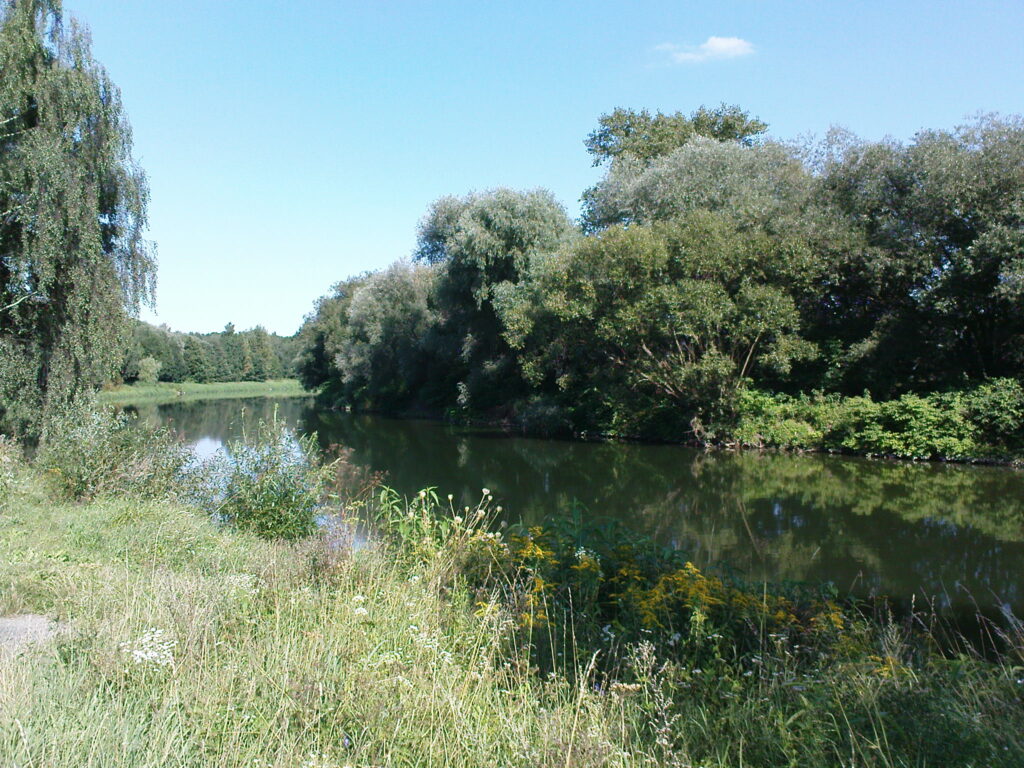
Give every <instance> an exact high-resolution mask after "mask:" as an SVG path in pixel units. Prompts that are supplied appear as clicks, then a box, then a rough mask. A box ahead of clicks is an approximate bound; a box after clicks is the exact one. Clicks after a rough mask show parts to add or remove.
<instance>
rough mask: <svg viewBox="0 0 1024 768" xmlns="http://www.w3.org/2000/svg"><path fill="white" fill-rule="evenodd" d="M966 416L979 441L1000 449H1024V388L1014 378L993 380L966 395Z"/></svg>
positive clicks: (1011, 450) (1004, 450) (1010, 450)
mask: <svg viewBox="0 0 1024 768" xmlns="http://www.w3.org/2000/svg"><path fill="white" fill-rule="evenodd" d="M964 411H965V414H966V417H967V418H968V419H969V420H970V422H971V423H972V424H973V425H974V427H975V429H976V430H977V435H978V440H979V442H981V443H983V444H984V445H985V446H991V447H992V448H994V449H995V450H996V451H997V452H1000V453H1006V452H1019V451H1021V450H1022V449H1024V387H1022V386H1021V385H1020V382H1018V381H1015V380H1014V379H993V380H992V381H990V382H988V383H986V384H982V385H981V386H980V387H978V388H977V389H975V390H974V391H973V392H971V393H969V394H968V395H967V396H966V397H965V398H964Z"/></svg>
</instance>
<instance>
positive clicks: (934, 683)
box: [0, 441, 1024, 768]
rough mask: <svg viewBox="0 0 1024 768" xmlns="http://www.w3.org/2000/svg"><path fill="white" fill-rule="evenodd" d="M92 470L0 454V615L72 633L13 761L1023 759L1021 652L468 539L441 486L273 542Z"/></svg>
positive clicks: (147, 467)
mask: <svg viewBox="0 0 1024 768" xmlns="http://www.w3.org/2000/svg"><path fill="white" fill-rule="evenodd" d="M148 444H151V445H152V444H153V441H148ZM133 450H134V449H132V451H133ZM132 451H128V452H127V453H126V454H125V455H128V453H131V452H132ZM105 453H109V450H108V451H105ZM83 456H84V457H86V459H85V460H87V461H92V459H89V458H88V457H89V456H90V454H89V452H84V453H83V452H81V451H69V452H66V453H63V454H60V455H58V456H55V457H53V458H51V459H50V464H49V465H47V466H48V469H47V472H46V473H45V474H44V473H43V472H42V471H41V468H38V467H32V466H26V465H24V463H22V462H21V461H20V460H19V459H18V458H17V455H16V452H15V451H14V450H13V448H12V447H11V446H10V445H9V444H8V445H7V446H6V447H3V449H2V450H0V483H2V487H0V491H2V493H0V552H2V553H3V555H2V556H0V585H2V589H0V616H6V617H10V616H12V615H20V616H46V617H49V618H50V619H53V620H54V621H55V622H57V625H58V626H60V627H61V628H62V631H61V632H60V633H58V634H57V635H56V636H55V637H54V638H53V639H52V640H51V641H50V642H49V644H48V645H44V646H42V647H39V648H37V649H36V650H35V651H32V652H25V651H24V650H21V651H19V652H18V653H19V655H18V656H16V657H11V660H8V659H3V658H2V656H0V711H3V712H4V714H5V717H4V718H3V719H2V720H0V754H2V755H4V756H10V760H11V763H12V765H45V766H47V767H48V768H49V767H50V766H53V767H54V768H60V767H61V766H69V767H70V766H79V765H83V764H91V763H97V762H102V763H103V764H104V765H108V766H115V768H120V767H122V766H123V767H124V768H128V766H132V767H133V768H134V767H135V766H147V765H152V766H156V765H167V764H174V765H181V766H197V768H198V766H204V767H205V766H239V768H241V766H253V765H258V766H275V768H276V767H277V766H280V767H281V768H285V766H288V767H289V768H293V767H294V766H308V767H309V768H325V767H329V768H341V766H346V765H351V766H357V765H359V766H371V765H372V766H381V765H417V766H418V765H424V766H425V765H437V766H466V767H467V768H468V767H469V766H479V765H509V766H522V767H523V768H526V766H531V767H532V766H552V767H553V766H560V767H561V766H565V765H572V766H578V767H589V766H599V765H600V766H651V768H653V767H654V766H664V765H670V766H671V765H675V766H688V765H704V766H709V767H710V766H719V767H721V768H724V767H725V766H736V765H748V766H775V765H780V764H785V765H791V766H808V767H810V766H814V767H815V768H818V766H853V765H856V766H894V765H929V766H950V767H952V766H964V765H978V766H980V765H985V766H1006V767H1007V768H1009V767H1010V766H1018V765H1020V764H1021V762H1022V760H1024V739H1022V737H1021V734H1022V733H1024V680H1022V679H1021V673H1020V670H1021V666H1022V662H1024V657H1022V655H1021V651H1022V650H1024V638H1022V637H1019V636H1016V637H1014V636H1012V635H1010V636H1008V637H1007V641H1008V642H1010V644H1011V645H1010V649H1009V651H1008V655H1005V656H1002V657H999V658H998V659H996V660H995V661H993V660H986V659H982V658H980V657H977V656H974V655H971V654H970V653H967V652H964V653H961V654H953V655H951V656H950V655H946V656H940V655H937V654H935V653H934V652H932V651H930V650H929V646H928V643H927V633H925V634H924V635H923V636H922V632H921V628H920V627H919V625H918V624H917V623H915V622H914V621H910V622H907V623H896V622H893V621H892V619H891V618H889V619H886V618H885V617H884V615H883V616H882V617H881V618H877V619H866V618H863V619H862V618H857V616H856V614H851V613H847V612H846V611H845V609H843V608H842V607H841V606H839V605H835V604H829V603H828V602H827V600H826V601H824V602H823V601H822V599H821V598H820V597H818V598H813V603H814V604H815V605H818V606H819V607H820V608H821V610H818V611H817V612H816V613H813V614H810V613H807V612H806V611H804V610H803V609H802V608H801V606H800V605H798V603H797V602H794V600H795V599H796V598H793V600H790V599H788V598H785V597H781V596H780V595H779V594H778V593H777V592H776V591H775V589H776V587H775V586H773V585H767V584H765V585H760V586H757V585H748V587H746V588H741V587H740V586H737V585H736V584H733V583H730V582H726V581H723V580H722V579H720V578H718V577H715V576H711V575H709V574H704V573H701V572H700V571H698V570H696V569H694V568H692V567H691V566H688V565H684V566H682V567H681V568H678V569H675V567H674V566H673V567H672V568H668V567H666V568H662V567H661V566H660V565H658V561H657V559H656V558H655V559H652V556H651V554H650V553H646V550H643V551H641V550H638V549H634V550H632V551H631V550H629V549H628V548H627V549H622V547H623V546H626V545H627V544H628V542H626V541H624V540H623V539H622V538H621V537H616V542H617V546H615V547H612V548H611V549H609V550H608V551H607V552H606V551H604V550H595V549H589V548H587V547H580V546H578V545H576V544H574V542H573V541H572V540H571V537H568V536H567V535H566V534H564V533H561V534H560V533H558V532H557V531H549V530H544V529H530V530H528V531H521V532H518V533H514V532H511V531H510V532H508V534H507V536H504V537H503V536H501V535H500V534H495V533H491V532H490V531H489V530H488V529H487V528H486V527H485V526H482V525H481V524H480V523H478V522H476V521H477V520H486V519H487V517H488V514H489V512H488V509H489V501H488V496H489V493H488V492H487V491H486V490H484V491H483V492H482V495H481V503H480V504H479V505H478V506H477V507H476V508H467V509H466V510H464V511H461V513H460V514H455V510H451V509H450V508H448V506H447V505H446V504H445V503H444V502H443V501H438V500H437V497H436V496H434V495H432V494H431V493H429V492H425V493H424V494H421V495H420V496H418V497H416V498H414V499H413V500H412V501H411V502H405V501H403V500H401V499H399V498H397V497H396V496H395V495H393V494H387V493H384V494H383V495H379V494H377V495H370V496H363V497H362V499H361V500H360V501H358V502H356V507H357V508H359V509H362V510H364V511H367V512H370V511H372V512H373V518H374V520H375V522H376V525H377V530H378V531H379V534H380V538H378V539H377V540H376V541H375V543H374V544H373V545H372V546H361V547H356V546H353V545H352V543H353V540H352V538H351V537H350V535H349V534H348V533H346V532H347V531H350V530H351V529H349V528H347V527H346V525H345V524H343V523H342V524H341V525H340V527H332V528H331V529H330V530H331V533H330V536H329V538H328V536H327V534H326V533H325V532H324V531H323V530H321V531H319V532H318V533H317V534H316V535H314V536H312V537H307V538H304V539H301V540H299V541H297V542H295V543H290V544H289V543H284V542H281V541H267V540H265V539H261V538H258V537H256V536H255V535H252V534H248V533H244V532H241V531H238V530H236V529H233V528H228V527H223V526H215V525H214V524H213V523H212V522H211V520H210V518H209V516H208V515H205V514H203V513H201V512H199V511H198V510H197V509H195V508H193V507H190V506H188V505H186V504H185V503H184V502H183V501H181V500H175V499H174V498H170V497H167V496H168V493H171V494H173V491H165V492H162V493H161V494H159V495H160V496H164V497H166V498H158V499H155V500H149V501H145V500H143V498H144V497H145V496H149V495H152V493H151V492H152V490H153V488H154V486H152V484H150V486H149V488H148V490H147V488H146V487H144V486H142V485H140V483H141V482H142V480H140V478H143V474H142V473H143V472H150V473H152V467H153V463H152V462H150V461H145V460H142V461H141V463H139V464H138V465H137V467H134V468H133V467H127V468H126V467H125V466H123V462H121V463H118V466H116V467H112V468H108V471H109V472H111V473H115V474H112V475H111V477H112V478H115V477H127V478H128V480H130V482H131V485H122V488H121V489H120V490H119V489H118V487H117V485H116V484H114V483H115V481H114V480H111V482H110V483H106V484H94V485H93V487H94V488H96V487H105V488H107V489H108V490H107V491H106V492H105V493H103V494H97V493H96V492H95V491H91V492H90V493H92V498H91V500H89V499H88V498H87V497H83V499H82V500H79V501H72V500H70V499H69V498H68V497H67V496H65V495H63V494H62V493H60V492H58V488H61V487H64V488H67V487H72V486H68V485H66V483H65V481H64V479H63V476H64V475H66V474H67V472H65V471H61V472H60V473H57V472H56V470H58V469H60V468H61V467H62V466H64V463H69V462H79V461H82V460H83V459H82V458H81V457H83ZM102 458H103V457H101V456H97V457H96V460H97V461H100V460H101V459H102ZM143 458H144V457H143ZM158 464H159V462H158ZM126 472H127V475H126V474H125V473H126ZM152 476H154V477H160V476H162V475H161V474H160V472H158V473H157V474H156V475H152ZM116 482H117V483H122V484H124V483H125V482H126V481H125V480H123V479H122V480H117V481H116ZM130 488H133V489H135V490H129V489H130ZM140 491H141V492H142V493H141V495H139V494H140ZM615 558H618V559H617V560H616V559H615ZM811 591H812V592H813V590H811ZM810 604H811V603H808V605H810ZM591 611H611V612H612V613H610V614H607V615H611V616H613V618H611V619H605V618H604V615H605V614H599V613H594V614H592V613H591ZM544 651H547V654H546V655H544V654H543V652H544Z"/></svg>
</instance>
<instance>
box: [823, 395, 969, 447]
mask: <svg viewBox="0 0 1024 768" xmlns="http://www.w3.org/2000/svg"><path fill="white" fill-rule="evenodd" d="M843 406H844V407H843V409H842V413H841V416H840V420H839V423H837V424H836V425H835V426H834V427H833V428H832V430H830V432H829V434H827V435H826V438H825V445H826V447H829V448H839V449H845V450H848V451H853V452H855V453H864V454H867V455H869V456H870V455H876V456H897V457H900V458H907V459H965V458H971V457H973V456H976V455H977V454H978V452H979V450H978V445H977V443H976V442H975V440H974V428H973V426H972V425H971V423H970V422H969V421H968V420H967V419H966V417H965V415H964V412H963V409H962V405H961V397H960V395H958V394H952V395H937V394H932V395H925V396H921V395H914V394H908V395H903V396H902V397H900V398H899V399H897V400H889V401H887V402H883V403H877V402H875V401H873V400H871V398H870V397H868V396H864V397H852V398H849V399H848V400H846V401H844V403H843Z"/></svg>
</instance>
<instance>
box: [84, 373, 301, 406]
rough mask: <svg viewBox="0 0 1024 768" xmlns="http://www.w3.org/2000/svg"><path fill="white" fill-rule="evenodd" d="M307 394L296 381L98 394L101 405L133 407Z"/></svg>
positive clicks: (161, 385)
mask: <svg viewBox="0 0 1024 768" xmlns="http://www.w3.org/2000/svg"><path fill="white" fill-rule="evenodd" d="M309 394H310V393H309V392H307V391H306V390H305V389H303V388H302V385H301V384H299V382H298V381H297V380H296V379H276V380H274V381H224V382H214V383H210V384H197V383H196V382H194V381H184V382H177V383H172V382H158V383H156V384H125V385H123V386H120V387H114V388H113V389H107V390H104V391H102V392H101V393H100V395H99V399H100V402H102V403H107V404H109V405H136V404H141V403H171V402H185V401H188V400H223V399H229V398H240V397H307V396H309Z"/></svg>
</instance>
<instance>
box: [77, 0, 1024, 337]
mask: <svg viewBox="0 0 1024 768" xmlns="http://www.w3.org/2000/svg"><path fill="white" fill-rule="evenodd" d="M65 10H66V12H69V13H71V14H72V15H74V16H76V17H77V18H79V19H81V20H82V21H84V22H85V23H86V24H87V25H88V26H89V28H90V29H91V31H92V36H93V50H94V54H95V56H96V58H97V59H98V60H99V61H101V62H102V63H103V64H104V65H105V66H106V67H107V69H108V71H109V72H110V74H111V77H112V78H113V80H114V82H116V83H117V84H118V85H119V86H120V88H121V90H122V95H123V99H124V103H125V107H126V110H127V113H128V116H129V119H130V121H131V124H132V126H133V129H134V136H135V155H136V157H137V159H138V160H139V161H140V163H141V165H142V166H143V168H144V169H145V170H146V172H147V173H148V175H149V179H150V186H151V193H152V201H151V203H150V238H151V239H153V240H154V241H155V242H156V243H157V246H158V256H159V261H160V271H159V281H158V288H157V314H156V315H155V316H154V315H153V314H152V313H149V312H147V313H145V314H144V317H145V318H146V319H150V320H155V321H156V322H165V323H167V324H168V325H170V326H171V327H172V328H175V329H177V330H186V331H210V330H217V329H220V328H221V327H223V325H224V324H225V323H227V322H229V321H230V322H234V323H235V325H236V326H238V327H239V328H248V327H251V326H254V325H257V324H262V325H264V326H265V327H267V328H268V329H270V330H273V331H277V332H279V333H285V334H287V333H292V332H294V331H295V330H296V329H297V327H298V326H299V324H300V323H301V321H302V316H303V315H304V314H305V313H307V312H308V311H309V310H310V309H311V307H312V305H313V302H314V300H315V299H316V298H317V297H318V296H320V295H322V294H324V293H326V292H327V291H328V289H329V288H330V286H331V285H332V284H333V283H334V282H336V281H338V280H339V279H341V278H344V277H346V276H348V275H352V274H357V273H359V272H363V271H366V270H372V269H377V268H380V267H383V266H385V265H386V264H388V263H390V262H391V261H393V260H395V259H397V258H401V257H403V256H406V255H408V254H409V253H410V251H411V250H412V248H413V245H414V242H415V230H416V224H417V222H418V220H419V218H420V217H421V216H422V215H423V214H424V212H425V211H426V209H427V207H428V205H429V204H430V203H431V201H433V200H434V199H436V198H437V197H440V196H441V195H445V194H462V193H465V192H468V191H470V190H474V189H476V190H480V189H488V188H491V187H497V186H510V187H516V188H532V187H546V188H548V189H550V190H552V191H553V192H554V193H555V195H556V196H557V197H558V198H559V199H560V200H561V201H562V202H563V204H564V205H565V206H566V208H567V209H568V211H569V212H570V214H571V215H574V216H575V215H577V214H578V211H579V205H578V198H579V195H580V193H581V192H582V190H583V189H584V188H586V187H587V186H589V185H590V184H592V183H593V182H594V181H595V179H596V178H597V176H598V171H597V170H596V169H593V168H591V167H590V160H589V157H588V155H587V154H586V152H585V150H584V148H583V143H582V142H583V139H584V138H585V137H586V135H587V134H588V133H589V132H590V131H591V130H592V129H593V128H594V127H595V125H596V122H597V119H598V117H599V116H600V115H601V114H602V113H604V112H609V111H611V110H612V109H613V108H615V107H616V106H623V107H632V108H647V109H651V110H662V111H666V112H674V111H676V110H682V111H685V112H690V111H692V110H693V109H695V108H696V107H698V106H700V105H701V104H708V105H716V104H718V103H720V102H723V101H724V102H727V103H730V104H732V103H736V104H739V105H741V106H742V107H743V108H744V109H747V110H749V111H750V112H752V113H753V114H755V115H757V116H758V117H760V118H761V119H763V120H765V121H766V122H768V124H769V125H770V126H771V133H772V135H773V136H775V137H778V138H783V139H790V138H795V137H797V136H798V135H801V134H807V133H812V134H820V133H822V132H823V131H825V130H827V129H828V127H829V126H830V125H843V126H846V127H847V128H850V129H852V130H853V131H854V132H855V133H857V134H859V135H861V136H864V137H866V138H881V137H883V136H885V135H891V136H895V137H897V138H901V139H907V138H910V137H911V136H913V134H914V132H915V131H917V130H919V129H921V128H949V127H953V126H955V125H956V124H957V123H959V122H961V121H962V119H963V118H964V117H965V116H968V115H973V114H975V113H977V112H979V111H984V112H1002V113H1004V114H1008V113H1021V112H1024V78H1022V77H1021V73H1022V72H1024V44H1022V42H1021V39H1022V33H1024V3H1022V2H1020V0H1014V1H1013V2H1010V1H1007V2H956V3H954V2H941V1H938V0H931V1H930V2H910V1H906V2H900V0H890V1H889V2H874V1H871V2H856V3H848V2H847V3H840V2H821V0H817V1H816V2H803V1H796V0H788V1H784V0H778V1H777V2H768V1H767V0H748V1H747V2H717V3H708V2H701V3H696V2H684V1H682V0H677V1H676V2H635V3H623V2H621V0H619V1H618V2H604V1H603V0H590V1H589V2H552V1H551V0H547V2H532V1H531V0H519V1H518V2H514V3H513V2H508V3H498V2H490V1H487V0H483V1H482V0H475V2H399V1H397V0H396V1H386V0H362V2H342V1H341V0H336V1H334V2H330V1H328V0H322V1H321V2H314V1H313V0H247V1H246V2H241V1H240V0H206V1H205V2H200V1H199V0H175V1H174V2H167V0H131V2H114V1H113V0H65Z"/></svg>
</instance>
